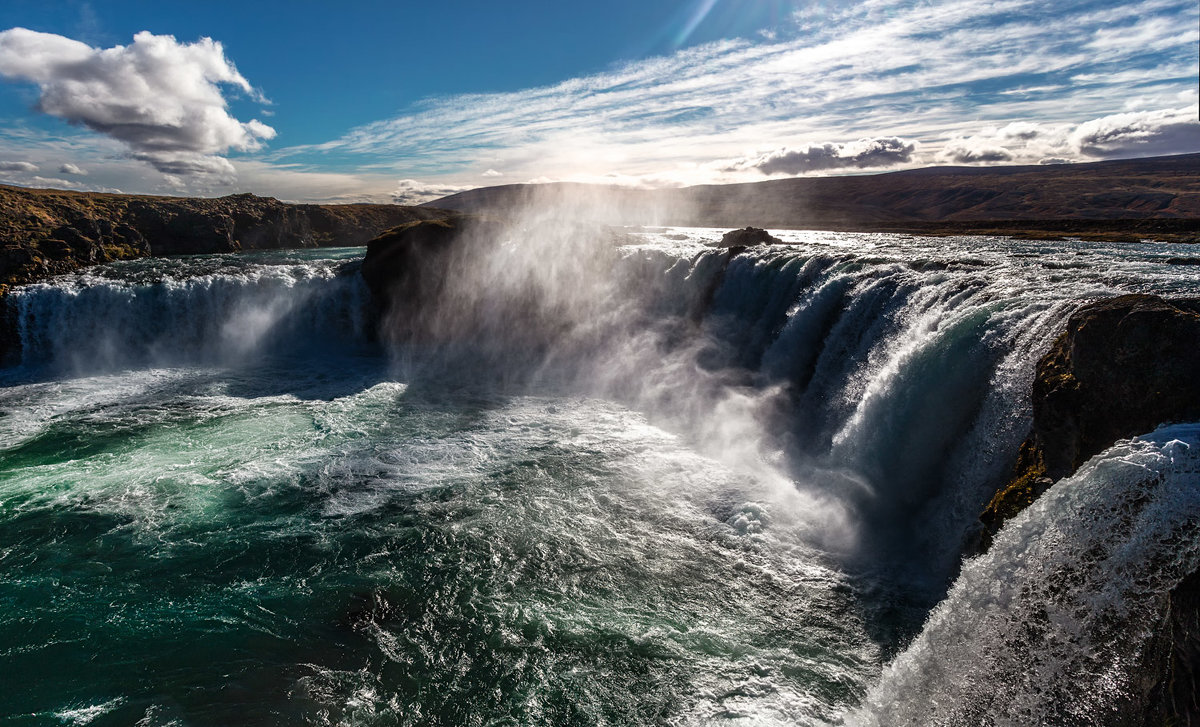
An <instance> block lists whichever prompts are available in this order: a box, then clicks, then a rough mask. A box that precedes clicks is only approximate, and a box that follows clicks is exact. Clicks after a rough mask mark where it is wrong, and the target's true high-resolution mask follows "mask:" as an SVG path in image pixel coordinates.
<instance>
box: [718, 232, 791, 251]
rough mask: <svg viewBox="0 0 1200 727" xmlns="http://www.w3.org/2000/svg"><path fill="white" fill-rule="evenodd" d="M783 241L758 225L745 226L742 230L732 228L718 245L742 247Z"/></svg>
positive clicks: (777, 243)
mask: <svg viewBox="0 0 1200 727" xmlns="http://www.w3.org/2000/svg"><path fill="white" fill-rule="evenodd" d="M782 242H783V241H782V240H780V239H779V238H778V237H775V236H774V235H772V234H771V233H769V232H767V231H766V230H763V229H761V228H758V227H743V228H742V229H740V230H730V231H729V232H726V233H725V235H724V236H723V237H722V238H721V244H720V245H718V247H741V248H743V249H744V248H747V247H750V246H751V245H779V244H781V243H782Z"/></svg>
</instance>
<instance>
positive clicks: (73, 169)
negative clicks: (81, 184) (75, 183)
mask: <svg viewBox="0 0 1200 727" xmlns="http://www.w3.org/2000/svg"><path fill="white" fill-rule="evenodd" d="M58 173H59V174H74V175H75V176H77V177H86V176H87V170H86V169H81V168H79V167H78V166H76V165H74V164H72V163H70V162H67V163H66V164H63V165H62V166H60V167H59V168H58Z"/></svg>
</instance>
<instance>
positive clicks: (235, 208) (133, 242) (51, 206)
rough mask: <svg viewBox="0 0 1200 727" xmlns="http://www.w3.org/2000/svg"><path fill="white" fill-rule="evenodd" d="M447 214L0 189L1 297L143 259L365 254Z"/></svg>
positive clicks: (242, 198)
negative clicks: (8, 288)
mask: <svg viewBox="0 0 1200 727" xmlns="http://www.w3.org/2000/svg"><path fill="white" fill-rule="evenodd" d="M443 214H445V213H443V212H441V211H439V210H434V209H429V208H416V207H401V206H398V205H383V204H345V205H316V204H287V203H285V202H280V201H279V200H277V199H273V198H271V197H258V196H255V195H253V194H234V195H229V196H227V197H218V198H214V199H205V198H188V197H153V196H144V195H129V194H99V193H88V192H70V191H63V190H57V189H26V188H24V187H13V186H7V185H0V295H2V294H3V288H4V286H5V284H20V283H28V282H31V281H34V280H38V279H40V278H43V277H46V276H47V275H53V274H55V273H63V272H67V271H70V270H74V269H76V268H78V267H81V266H84V265H92V264H95V263H102V262H108V261H111V260H121V259H128V258H136V257H144V256H146V255H179V254H192V253H212V252H232V251H234V250H248V249H262V248H289V247H318V246H325V245H362V244H365V243H366V242H367V240H369V239H371V238H372V237H374V236H375V235H378V234H379V233H380V232H383V231H384V230H387V229H389V228H391V227H395V226H396V225H400V224H403V223H405V222H409V221H412V220H417V219H428V218H431V217H438V216H441V215H443Z"/></svg>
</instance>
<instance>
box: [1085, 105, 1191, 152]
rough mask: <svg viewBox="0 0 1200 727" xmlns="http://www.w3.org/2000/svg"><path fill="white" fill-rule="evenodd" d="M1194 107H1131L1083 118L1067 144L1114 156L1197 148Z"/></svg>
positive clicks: (1087, 150)
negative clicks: (1095, 116)
mask: <svg viewBox="0 0 1200 727" xmlns="http://www.w3.org/2000/svg"><path fill="white" fill-rule="evenodd" d="M1197 111H1198V109H1197V107H1196V106H1192V107H1190V108H1182V109H1162V110H1158V111H1134V112H1128V113H1121V114H1113V115H1111V116H1104V117H1102V118H1099V119H1093V120H1092V121H1086V122H1084V123H1082V124H1080V125H1079V126H1078V127H1076V128H1075V131H1074V132H1072V133H1071V136H1070V141H1071V144H1072V145H1073V146H1074V147H1075V148H1077V149H1078V150H1079V152H1080V153H1081V154H1084V155H1087V156H1090V157H1102V158H1115V157H1125V156H1146V155H1153V154H1180V153H1184V152H1194V151H1200V119H1198V118H1197Z"/></svg>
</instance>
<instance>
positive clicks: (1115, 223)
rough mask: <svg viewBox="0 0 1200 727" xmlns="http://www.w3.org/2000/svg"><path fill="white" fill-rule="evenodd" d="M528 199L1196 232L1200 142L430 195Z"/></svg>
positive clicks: (730, 223) (701, 217)
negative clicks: (839, 170) (826, 172)
mask: <svg viewBox="0 0 1200 727" xmlns="http://www.w3.org/2000/svg"><path fill="white" fill-rule="evenodd" d="M529 201H538V202H543V203H547V202H548V203H552V204H558V205H561V206H564V207H566V208H568V209H569V210H570V211H571V212H573V213H574V214H576V215H577V216H583V217H592V218H595V219H601V220H604V221H608V222H621V223H625V224H659V225H663V224H677V225H699V226H706V227H742V226H746V225H754V226H757V227H767V228H799V229H835V230H881V229H889V230H890V229H908V230H913V231H926V230H928V231H967V230H981V229H995V230H1004V229H1009V230H1018V229H1026V228H1028V229H1041V230H1050V231H1059V232H1074V231H1079V230H1112V231H1126V232H1133V233H1146V232H1154V231H1158V232H1167V233H1195V232H1196V231H1197V230H1198V229H1200V226H1198V223H1200V154H1183V155H1178V156H1167V157H1153V158H1145V159H1128V160H1118V161H1105V162H1090V163H1084V164H1057V165H1044V166H1007V167H1005V166H1001V167H927V168H924V169H912V170H907V171H901V172H890V173H886V174H871V175H857V176H841V177H802V178H794V179H776V180H769V181H765V182H754V183H748V184H727V185H703V186H696V187H686V188H683V189H668V190H654V191H640V190H631V189H628V188H617V187H603V186H589V185H581V184H546V185H505V186H500V187H485V188H482V189H475V190H470V191H467V192H460V193H458V194H454V195H451V196H449V197H444V198H442V199H439V200H437V201H435V202H430V203H429V205H430V206H433V207H439V208H444V209H455V210H461V211H468V212H493V213H497V212H509V211H511V210H513V209H514V208H516V207H519V206H520V205H522V204H524V203H526V202H529ZM1033 223H1036V224H1033Z"/></svg>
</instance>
